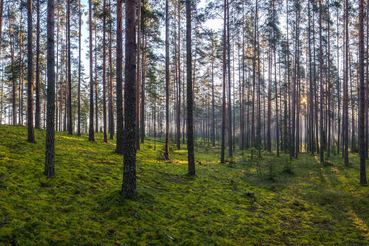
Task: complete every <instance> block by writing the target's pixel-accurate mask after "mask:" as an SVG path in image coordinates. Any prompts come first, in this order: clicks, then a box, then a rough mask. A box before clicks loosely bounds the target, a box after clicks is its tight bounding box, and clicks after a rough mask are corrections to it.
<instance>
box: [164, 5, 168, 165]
mask: <svg viewBox="0 0 369 246" xmlns="http://www.w3.org/2000/svg"><path fill="white" fill-rule="evenodd" d="M168 1H169V0H166V1H165V150H164V159H165V160H169V7H168Z"/></svg>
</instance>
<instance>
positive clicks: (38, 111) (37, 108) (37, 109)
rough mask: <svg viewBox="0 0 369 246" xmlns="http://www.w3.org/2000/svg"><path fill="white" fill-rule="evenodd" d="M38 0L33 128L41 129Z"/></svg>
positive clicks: (38, 3) (38, 4)
mask: <svg viewBox="0 0 369 246" xmlns="http://www.w3.org/2000/svg"><path fill="white" fill-rule="evenodd" d="M40 18H41V15H40V0H37V24H36V25H37V26H36V32H37V40H36V115H35V127H36V129H40V127H41V122H40V121H41V119H40V117H41V112H40V111H41V109H40V107H41V96H40V87H41V84H40V31H41V30H40ZM32 76H33V75H32Z"/></svg>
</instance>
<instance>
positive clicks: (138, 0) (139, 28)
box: [136, 0, 141, 149]
mask: <svg viewBox="0 0 369 246" xmlns="http://www.w3.org/2000/svg"><path fill="white" fill-rule="evenodd" d="M137 2H138V4H137V12H138V16H137V72H136V112H137V114H136V122H137V124H136V149H140V124H139V122H140V82H139V81H140V52H141V0H137Z"/></svg>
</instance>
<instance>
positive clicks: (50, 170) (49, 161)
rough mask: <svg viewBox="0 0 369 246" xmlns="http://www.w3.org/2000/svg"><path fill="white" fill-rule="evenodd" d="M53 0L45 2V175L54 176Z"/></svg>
mask: <svg viewBox="0 0 369 246" xmlns="http://www.w3.org/2000/svg"><path fill="white" fill-rule="evenodd" d="M54 46H55V45H54V0H48V2H47V124H46V155H45V175H46V176H47V177H49V178H53V177H55V168H54V154H55V125H54V123H55V70H54V66H55V56H54Z"/></svg>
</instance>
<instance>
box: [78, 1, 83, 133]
mask: <svg viewBox="0 0 369 246" xmlns="http://www.w3.org/2000/svg"><path fill="white" fill-rule="evenodd" d="M78 23H79V24H78V99H77V100H78V113H77V114H78V122H77V135H78V136H81V65H82V64H81V39H82V34H81V29H82V9H81V0H79V1H78Z"/></svg>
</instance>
